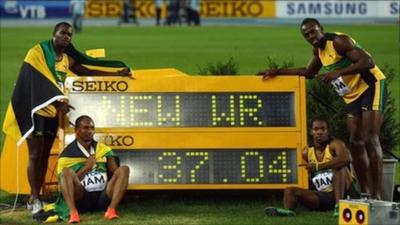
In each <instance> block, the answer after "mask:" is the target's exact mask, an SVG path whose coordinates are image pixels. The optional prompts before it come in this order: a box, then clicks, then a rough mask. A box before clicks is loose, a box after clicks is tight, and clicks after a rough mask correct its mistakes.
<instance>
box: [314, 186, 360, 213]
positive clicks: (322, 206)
mask: <svg viewBox="0 0 400 225" xmlns="http://www.w3.org/2000/svg"><path fill="white" fill-rule="evenodd" d="M356 186H357V184H356V182H355V181H353V183H352V184H351V185H350V188H349V189H348V190H347V191H346V192H345V193H344V197H345V198H346V197H347V196H350V197H351V198H359V197H360V196H359V192H358V190H357V187H356ZM314 193H315V194H316V195H317V197H318V199H319V206H318V209H319V210H321V211H326V210H332V209H333V208H335V204H336V199H335V193H333V191H331V192H325V191H314Z"/></svg>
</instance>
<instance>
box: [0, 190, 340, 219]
mask: <svg viewBox="0 0 400 225" xmlns="http://www.w3.org/2000/svg"><path fill="white" fill-rule="evenodd" d="M227 192H228V193H229V194H228V193H227ZM253 192H255V193H251V194H249V191H248V192H247V194H239V195H238V192H229V191H226V192H223V193H222V192H221V191H220V192H219V193H213V192H211V194H208V193H207V194H205V192H202V194H199V193H198V192H185V191H180V192H177V191H175V192H167V193H165V194H151V193H147V194H143V193H141V194H140V195H136V193H135V192H130V193H129V194H128V195H127V196H125V198H124V200H123V202H122V203H121V205H120V206H119V208H118V209H117V211H118V213H119V215H120V218H119V219H118V220H114V221H106V220H105V219H103V215H104V213H103V212H96V213H83V214H81V223H80V224H95V225H103V224H104V225H106V224H140V225H167V224H168V225H224V224H226V225H228V224H229V225H277V224H288V225H321V224H324V225H336V224H337V223H338V222H337V218H335V217H333V215H332V213H333V210H332V211H325V212H311V211H308V210H306V209H304V208H303V207H298V208H297V209H296V213H297V215H296V216H288V217H285V216H283V217H270V216H267V215H266V214H265V213H264V208H265V207H266V206H281V203H280V202H279V201H276V200H272V199H271V197H270V196H271V195H269V197H268V195H267V194H265V193H262V192H261V191H253ZM156 193H160V192H156ZM0 221H1V224H7V225H9V224H15V225H24V224H26V225H31V224H32V223H33V220H32V219H31V215H30V213H29V212H28V211H27V210H26V207H24V206H21V207H18V208H17V210H16V211H14V212H10V211H7V210H3V211H0ZM58 224H67V223H58Z"/></svg>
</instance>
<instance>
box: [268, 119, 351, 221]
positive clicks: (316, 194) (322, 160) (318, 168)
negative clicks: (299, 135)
mask: <svg viewBox="0 0 400 225" xmlns="http://www.w3.org/2000/svg"><path fill="white" fill-rule="evenodd" d="M311 135H312V139H313V146H312V147H310V148H305V149H304V151H303V159H304V160H305V161H306V162H307V163H306V164H300V165H299V166H304V167H306V169H307V170H308V172H309V175H310V177H311V178H312V184H313V186H314V188H315V190H308V189H303V188H298V187H288V188H286V189H285V192H284V198H283V205H284V208H277V207H267V208H266V209H265V212H266V214H267V215H269V216H278V215H281V216H291V215H296V213H295V212H294V211H293V210H294V208H295V207H296V205H297V203H300V204H302V205H304V206H305V207H307V208H309V209H311V210H320V211H324V210H332V209H334V214H333V215H334V216H338V203H339V200H340V199H343V197H344V196H347V195H350V196H351V197H357V193H358V192H357V190H356V189H355V184H356V182H355V178H354V176H353V175H352V173H351V171H350V169H349V167H350V163H351V161H352V159H351V155H350V152H349V150H348V149H347V147H346V145H345V143H344V142H343V141H341V140H339V139H336V138H334V137H331V136H330V135H329V131H328V124H327V122H326V121H325V120H323V119H314V120H313V122H312V129H311Z"/></svg>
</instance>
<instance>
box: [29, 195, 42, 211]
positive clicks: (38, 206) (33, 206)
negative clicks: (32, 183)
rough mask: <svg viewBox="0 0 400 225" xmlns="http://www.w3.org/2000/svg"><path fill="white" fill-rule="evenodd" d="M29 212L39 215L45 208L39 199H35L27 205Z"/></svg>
mask: <svg viewBox="0 0 400 225" xmlns="http://www.w3.org/2000/svg"><path fill="white" fill-rule="evenodd" d="M27 208H28V210H31V212H32V214H36V213H38V212H39V211H40V210H42V208H43V204H42V202H41V201H40V200H39V199H33V201H32V203H27Z"/></svg>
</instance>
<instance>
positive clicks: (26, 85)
mask: <svg viewBox="0 0 400 225" xmlns="http://www.w3.org/2000/svg"><path fill="white" fill-rule="evenodd" d="M65 53H66V54H67V55H68V56H70V57H71V58H73V59H74V60H75V62H76V63H78V64H81V65H82V66H85V67H88V68H90V69H96V70H100V71H117V70H120V69H122V68H124V67H127V65H126V64H125V63H123V62H120V61H110V60H99V59H96V58H93V57H89V56H86V55H85V54H83V53H81V52H79V51H78V50H76V49H75V48H74V46H73V45H72V44H70V45H69V46H67V48H66V49H65ZM55 63H56V54H55V51H54V47H53V43H52V40H48V41H43V42H41V43H39V44H37V45H35V46H34V47H33V48H31V49H30V50H29V51H28V53H27V55H26V57H25V59H24V62H23V64H22V67H21V70H20V72H19V76H18V79H17V82H16V84H15V88H14V92H13V94H12V97H11V101H10V103H9V104H8V109H7V112H6V116H5V119H4V124H3V131H4V133H5V134H6V136H8V137H11V138H12V139H14V140H15V142H16V143H17V145H18V146H19V145H20V144H21V143H22V142H23V141H24V139H25V138H26V137H27V136H28V135H29V134H30V133H31V132H32V131H33V129H34V126H35V124H34V123H33V114H34V113H35V112H37V111H38V110H40V109H43V108H45V107H46V106H48V105H50V104H52V103H53V102H55V101H58V100H61V99H64V98H66V96H65V95H64V93H63V89H62V88H61V87H60V86H59V83H62V82H63V80H60V76H58V74H57V72H56V70H55Z"/></svg>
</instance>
